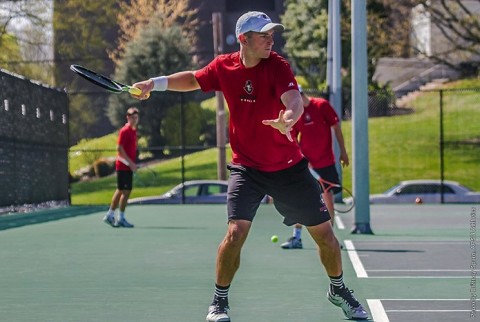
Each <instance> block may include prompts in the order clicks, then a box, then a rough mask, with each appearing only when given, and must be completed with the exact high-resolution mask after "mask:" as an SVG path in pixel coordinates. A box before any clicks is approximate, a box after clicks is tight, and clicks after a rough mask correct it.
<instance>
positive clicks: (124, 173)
mask: <svg viewBox="0 0 480 322" xmlns="http://www.w3.org/2000/svg"><path fill="white" fill-rule="evenodd" d="M132 187H133V172H132V171H129V170H117V188H118V190H132Z"/></svg>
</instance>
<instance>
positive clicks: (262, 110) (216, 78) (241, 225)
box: [133, 11, 368, 322]
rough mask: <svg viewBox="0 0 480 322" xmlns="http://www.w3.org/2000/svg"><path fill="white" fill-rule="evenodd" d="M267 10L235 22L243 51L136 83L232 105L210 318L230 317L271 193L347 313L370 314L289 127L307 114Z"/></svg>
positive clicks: (214, 321)
mask: <svg viewBox="0 0 480 322" xmlns="http://www.w3.org/2000/svg"><path fill="white" fill-rule="evenodd" d="M283 29H284V27H283V26H282V25H280V24H277V23H272V21H271V20H270V18H269V17H268V16H267V15H266V14H265V13H263V12H258V11H253V12H248V13H246V14H244V15H242V16H241V17H240V18H239V19H238V21H237V25H236V36H237V39H238V41H239V43H240V51H238V52H235V53H230V54H224V55H219V56H217V57H216V58H215V59H214V60H213V61H212V62H210V63H209V64H208V65H207V66H205V67H204V68H202V69H200V70H197V71H184V72H179V73H175V74H172V75H169V76H161V77H155V78H152V79H149V80H145V81H142V82H138V83H136V84H133V86H135V87H137V88H140V89H141V90H142V94H141V95H139V96H137V98H139V99H146V98H147V97H148V94H149V93H150V91H152V90H157V91H164V90H167V89H168V90H174V91H193V90H198V89H201V90H203V91H222V92H223V94H224V96H225V100H226V101H227V104H228V108H229V111H230V124H229V131H230V145H231V148H232V154H233V155H232V162H231V163H230V164H229V166H228V169H229V170H230V178H229V186H228V198H227V210H228V228H227V233H226V236H225V238H224V239H223V241H222V242H221V243H220V246H219V248H218V253H217V263H216V264H217V267H216V283H215V292H214V298H213V301H212V304H211V305H210V306H209V308H208V315H207V321H211V322H228V321H230V318H229V316H228V312H227V310H228V309H229V307H228V290H229V287H230V284H231V282H232V280H233V277H234V275H235V272H236V271H237V269H238V268H239V266H240V253H241V249H242V246H243V244H244V243H245V240H246V238H247V236H248V232H249V231H250V227H251V225H252V221H253V219H254V217H255V214H256V212H257V209H258V207H259V205H260V202H261V200H262V199H263V198H264V196H265V195H267V194H268V195H270V196H271V197H272V198H273V202H274V205H275V208H276V209H277V210H278V211H279V212H280V214H281V215H282V216H284V223H285V224H287V225H293V224H295V223H301V224H303V225H304V226H306V227H307V230H308V231H309V233H310V234H311V235H312V237H313V240H314V241H315V242H316V243H317V245H318V247H319V249H320V252H319V253H320V259H321V262H322V264H323V266H324V267H325V270H326V271H327V274H328V275H329V277H330V281H331V284H330V288H329V291H328V293H327V295H328V299H329V300H330V302H332V303H333V304H335V305H336V306H339V307H341V308H342V310H343V312H344V313H345V315H346V316H347V317H348V318H357V319H358V318H360V319H366V318H367V317H368V315H367V313H366V311H365V310H364V308H363V307H362V305H361V304H360V303H359V302H358V301H357V300H356V299H355V298H354V297H353V294H352V293H351V292H350V291H349V290H348V288H346V287H345V285H344V283H343V270H342V260H341V255H340V247H339V243H338V240H337V239H336V237H335V235H334V233H333V229H332V226H331V224H330V215H329V214H328V210H327V208H326V206H325V205H324V203H323V201H322V200H321V197H320V194H321V192H320V188H319V185H318V182H317V181H316V180H315V179H314V178H313V176H312V175H311V174H310V171H309V170H308V161H306V160H305V159H304V158H303V155H302V153H301V151H300V148H299V146H298V144H297V142H296V139H295V138H293V137H292V134H291V133H290V131H291V130H292V127H293V125H294V124H295V122H297V120H298V119H299V118H300V116H301V115H302V113H303V104H302V98H301V96H300V93H299V92H298V88H297V83H296V81H295V78H294V75H293V73H292V71H291V68H290V65H289V64H288V62H287V61H286V60H285V59H284V58H282V57H281V56H279V55H278V54H277V53H275V52H272V46H273V33H274V31H278V30H283Z"/></svg>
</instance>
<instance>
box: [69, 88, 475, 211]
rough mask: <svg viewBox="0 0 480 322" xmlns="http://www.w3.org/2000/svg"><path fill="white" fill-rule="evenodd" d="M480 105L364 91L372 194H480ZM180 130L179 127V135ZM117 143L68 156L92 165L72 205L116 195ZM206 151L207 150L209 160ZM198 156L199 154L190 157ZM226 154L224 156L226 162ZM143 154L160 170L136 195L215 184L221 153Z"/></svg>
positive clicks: (470, 93) (438, 93) (469, 93)
mask: <svg viewBox="0 0 480 322" xmlns="http://www.w3.org/2000/svg"><path fill="white" fill-rule="evenodd" d="M305 92H306V93H307V94H308V95H310V96H317V97H318V96H323V95H322V93H318V92H313V91H308V90H305ZM344 102H345V103H344V108H343V113H342V130H343V133H344V137H345V144H346V147H347V151H348V153H349V155H350V158H352V153H351V151H352V146H351V142H352V140H351V138H352V133H351V128H352V123H351V116H352V115H351V107H350V104H349V102H348V100H345V101H344ZM478 102H480V89H463V90H428V91H420V92H415V93H411V94H409V95H408V96H404V97H402V98H401V99H396V98H395V97H394V95H393V94H391V93H388V92H386V91H375V92H371V93H369V106H368V108H369V128H368V131H369V162H370V169H369V170H370V193H381V192H384V191H386V190H387V189H389V188H390V187H392V186H393V185H395V184H397V183H399V182H400V181H403V180H410V179H438V180H453V181H458V182H459V183H461V184H463V185H465V186H467V187H470V188H472V189H473V190H476V191H480V105H479V103H478ZM181 128H182V126H180V127H179V128H178V129H177V130H178V131H179V133H180V131H181ZM114 144H115V143H113V144H112V146H103V147H100V146H97V147H96V149H93V150H88V149H85V150H82V151H79V150H75V151H74V150H71V151H70V158H71V163H72V162H73V161H75V160H79V158H80V159H81V158H84V159H85V158H86V159H90V160H91V161H90V162H89V165H90V166H88V167H84V168H83V170H82V171H81V174H80V177H78V174H79V173H77V174H76V176H77V177H78V178H77V179H79V182H76V183H74V189H73V197H74V198H73V203H74V204H75V203H76V202H78V203H80V204H82V203H102V202H104V203H108V201H109V198H110V197H111V194H112V193H113V190H114V189H115V180H114V175H113V173H114V169H113V166H112V164H113V160H114V158H115V154H116V152H115V150H114V149H113V148H114ZM156 149H157V150H162V151H167V152H168V153H167V155H166V156H164V158H162V159H151V158H149V156H150V155H151V154H150V152H151V151H152V150H156ZM208 149H210V151H212V152H210V153H209V154H207V153H208ZM107 150H109V152H108V153H107ZM203 150H207V151H203ZM102 151H103V152H102ZM199 151H203V152H199ZM195 152H199V153H200V156H198V157H197V156H195V154H194V153H195ZM229 155H230V154H229V153H227V162H228V161H229V160H230V156H229ZM140 156H141V157H140V160H141V162H143V163H145V164H148V165H149V166H150V167H154V169H155V170H156V171H157V181H156V184H155V187H151V188H148V189H145V188H141V187H137V188H135V189H134V192H133V196H134V197H137V196H141V195H144V194H145V195H147V194H148V195H151V194H161V193H163V192H165V191H166V190H168V189H169V188H172V187H173V186H175V185H176V184H178V183H181V182H182V181H186V180H194V179H216V178H217V171H216V167H217V161H218V160H217V157H218V148H217V147H214V146H201V147H196V146H188V145H185V146H183V147H182V146H175V147H163V146H162V147H148V146H143V147H141V153H140ZM105 157H106V158H107V159H108V158H109V162H110V164H111V166H110V170H109V171H110V172H109V177H107V178H106V179H103V178H102V179H96V178H97V177H98V174H96V173H95V168H94V167H93V163H94V161H95V160H97V159H99V158H104V159H105ZM205 159H207V160H205ZM75 162H76V161H75ZM351 162H354V160H351ZM161 163H164V166H161V165H160V164H161ZM351 169H352V167H351V166H350V167H348V168H344V169H343V174H342V177H343V181H344V184H345V185H346V186H347V187H351V177H352V173H351ZM92 180H93V181H95V180H99V181H98V182H102V184H97V185H93V184H91V185H89V184H88V182H91V181H92ZM102 180H104V181H102ZM105 187H107V188H105ZM90 189H98V191H100V190H102V189H106V190H105V191H106V192H104V193H105V196H107V197H104V198H103V199H101V198H100V199H95V200H94V199H93V198H91V197H90V198H83V197H82V196H87V195H88V194H90V193H91V192H88V194H87V191H89V190H90ZM102 200H104V201H102Z"/></svg>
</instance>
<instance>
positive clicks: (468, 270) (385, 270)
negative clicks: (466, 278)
mask: <svg viewBox="0 0 480 322" xmlns="http://www.w3.org/2000/svg"><path fill="white" fill-rule="evenodd" d="M368 271H369V272H471V271H472V270H470V269H369V270H368ZM476 271H480V270H478V269H477V270H476Z"/></svg>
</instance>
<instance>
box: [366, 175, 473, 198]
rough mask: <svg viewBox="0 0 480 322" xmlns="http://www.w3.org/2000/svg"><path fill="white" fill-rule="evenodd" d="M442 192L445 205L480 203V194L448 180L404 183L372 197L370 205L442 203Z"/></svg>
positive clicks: (409, 181)
mask: <svg viewBox="0 0 480 322" xmlns="http://www.w3.org/2000/svg"><path fill="white" fill-rule="evenodd" d="M442 187H443V188H442ZM442 191H443V202H444V203H480V192H474V191H472V190H470V189H469V188H467V187H465V186H462V185H461V184H459V183H458V182H455V181H448V180H444V181H443V182H441V181H440V180H408V181H402V182H400V183H399V184H398V185H396V186H394V187H392V188H390V189H389V190H387V191H386V192H384V193H382V194H375V195H370V203H371V204H397V203H441V200H442V199H441V198H442V194H441V192H442Z"/></svg>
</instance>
